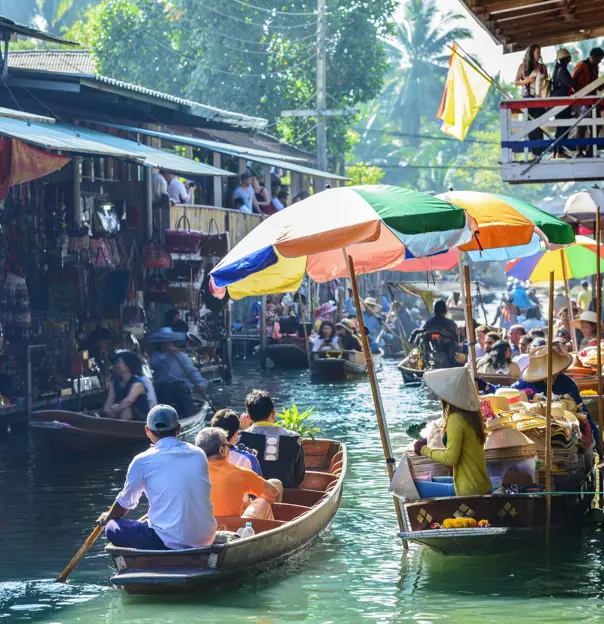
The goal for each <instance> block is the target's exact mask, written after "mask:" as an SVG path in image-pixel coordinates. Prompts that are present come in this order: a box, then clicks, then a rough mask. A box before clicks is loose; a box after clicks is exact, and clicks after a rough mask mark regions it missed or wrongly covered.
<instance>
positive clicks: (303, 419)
mask: <svg viewBox="0 0 604 624" xmlns="http://www.w3.org/2000/svg"><path fill="white" fill-rule="evenodd" d="M318 413H319V410H318V409H316V408H315V407H308V408H306V409H305V410H304V411H303V412H300V410H299V409H298V406H297V405H296V404H295V403H294V404H293V405H292V406H291V407H285V408H284V409H283V411H282V412H279V413H278V414H277V420H276V421H275V422H276V424H277V425H280V426H281V427H285V429H289V430H290V431H295V432H296V433H298V434H300V437H301V438H302V439H304V438H310V439H311V440H313V441H314V439H315V434H319V433H322V432H321V429H320V428H319V427H316V426H315V425H316V421H315V420H310V419H311V418H312V417H313V416H316V415H317V414H318Z"/></svg>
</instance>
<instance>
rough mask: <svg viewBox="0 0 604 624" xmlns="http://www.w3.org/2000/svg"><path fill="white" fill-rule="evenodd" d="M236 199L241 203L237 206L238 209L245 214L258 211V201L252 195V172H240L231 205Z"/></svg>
mask: <svg viewBox="0 0 604 624" xmlns="http://www.w3.org/2000/svg"><path fill="white" fill-rule="evenodd" d="M236 199H240V200H241V201H242V202H243V204H242V205H241V206H239V210H240V211H241V212H244V213H245V214H252V213H253V212H260V209H259V208H258V202H257V201H256V196H255V195H254V187H253V186H252V174H251V173H249V172H247V171H246V172H245V173H242V174H241V183H240V184H239V186H238V187H237V188H236V189H235V190H234V191H233V205H235V204H234V202H235V200H236Z"/></svg>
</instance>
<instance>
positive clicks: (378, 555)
mask: <svg viewBox="0 0 604 624" xmlns="http://www.w3.org/2000/svg"><path fill="white" fill-rule="evenodd" d="M380 382H381V383H380V385H381V388H382V392H383V397H384V405H385V408H386V412H387V414H388V420H389V425H390V430H391V435H392V441H393V445H394V448H395V451H396V454H397V456H400V449H401V448H402V446H403V445H404V444H406V442H407V438H406V436H405V434H404V430H405V428H406V427H407V426H408V425H409V424H412V423H414V422H420V421H421V420H423V419H424V417H425V414H426V413H435V408H436V406H435V405H434V403H432V402H430V400H429V399H428V398H427V396H426V395H425V394H424V391H422V390H421V389H413V388H405V387H404V386H403V385H402V382H401V380H400V376H399V373H398V372H397V371H396V368H395V367H394V363H389V364H388V363H387V364H386V366H385V369H384V370H383V371H382V372H381V373H380ZM253 387H265V388H268V389H270V390H271V391H272V392H273V395H274V397H275V399H276V401H277V402H278V403H279V404H288V405H289V404H290V403H291V402H293V401H296V402H297V403H298V405H299V406H301V407H306V406H308V405H315V406H316V407H317V408H319V410H320V412H321V416H320V421H321V426H322V428H323V430H324V432H325V434H326V436H328V437H332V438H337V439H340V440H343V441H345V442H346V443H347V444H348V449H349V457H350V463H349V470H348V474H347V479H346V484H345V489H344V497H343V500H342V506H341V508H340V510H339V512H338V515H337V516H336V519H335V521H334V523H333V524H332V525H331V527H330V528H329V529H328V530H327V531H326V532H325V533H324V535H323V537H322V538H321V539H320V540H318V541H317V542H316V543H315V545H314V546H313V547H312V548H311V549H310V550H308V551H307V552H306V553H304V554H302V555H301V556H298V557H295V558H293V559H292V560H290V561H289V562H288V563H287V564H286V565H284V566H281V567H279V568H276V569H274V570H272V571H269V572H266V573H264V574H262V575H260V576H258V577H256V578H254V579H251V580H248V581H245V582H243V583H241V584H239V585H231V586H227V587H224V588H222V589H219V590H210V591H208V592H206V593H205V594H203V595H196V596H191V597H186V598H182V597H180V598H165V597H164V598H160V597H153V598H148V597H147V598H133V597H128V596H126V595H125V594H122V593H120V592H119V591H118V590H115V589H113V588H112V587H111V586H110V583H109V577H110V575H111V573H112V568H111V566H110V564H109V560H108V558H107V557H106V556H105V555H104V554H103V552H102V548H103V540H99V541H98V543H97V545H96V546H95V547H94V549H93V550H92V551H91V553H90V554H89V556H88V557H87V559H86V560H85V561H84V562H83V563H82V564H81V565H80V567H79V568H78V569H77V570H76V571H75V573H74V574H73V576H72V580H71V581H70V583H69V584H68V585H66V586H62V585H57V584H55V583H53V582H52V580H51V579H52V578H53V577H54V576H56V574H57V573H58V572H60V570H62V568H63V567H64V565H65V564H66V563H67V561H68V560H69V559H70V557H71V556H72V555H73V553H74V552H75V550H76V549H77V548H78V547H79V545H80V544H81V543H82V541H83V540H84V539H85V537H86V536H87V535H88V533H89V532H90V530H91V529H92V527H93V523H94V519H95V518H96V516H97V515H98V513H99V512H100V511H102V510H103V509H105V508H107V507H108V506H109V504H110V503H111V501H112V500H113V498H114V497H115V495H116V493H117V492H118V491H119V489H120V488H121V485H122V482H123V478H124V473H125V468H126V466H127V464H128V461H129V459H130V456H131V453H129V452H127V453H125V454H124V453H123V452H119V453H117V452H116V453H113V454H110V455H109V456H107V455H105V456H103V457H84V458H79V459H77V460H76V459H73V458H71V457H57V456H56V455H52V454H48V453H47V452H46V451H45V449H40V448H37V447H34V446H33V445H32V444H30V443H29V442H28V441H27V440H26V439H25V438H12V439H11V440H9V442H8V443H0V623H1V622H40V623H46V624H50V623H54V624H58V623H61V624H71V623H76V622H77V623H83V624H87V623H92V622H101V623H113V622H119V623H120V624H143V623H145V624H146V623H155V622H165V623H172V622H174V623H177V622H178V623H189V622H191V623H192V622H196V623H197V622H229V623H230V622H235V623H237V622H249V623H256V622H258V623H261V624H276V623H280V622H321V623H328V622H369V623H371V622H376V623H377V622H380V623H381V622H385V623H394V622H415V623H417V624H425V623H435V624H436V623H440V622H447V623H449V622H460V623H465V622H480V623H483V622H497V623H499V622H501V623H503V622H505V623H508V622H509V623H513V624H521V623H524V622H527V623H528V622H531V623H533V624H534V623H541V622H604V601H603V600H602V595H603V593H604V592H603V577H604V568H603V565H602V562H603V548H602V546H603V543H602V539H603V536H602V533H601V531H600V529H599V528H594V527H592V528H588V529H584V530H582V531H578V532H575V533H573V532H569V533H568V534H567V535H566V536H565V537H564V540H561V541H560V542H559V543H557V544H556V550H555V553H554V554H551V555H550V556H549V557H548V556H547V555H546V553H544V552H543V550H542V549H541V547H538V546H537V545H536V546H535V548H534V550H529V551H526V552H523V553H514V554H509V555H505V556H497V557H487V558H480V559H478V558H448V559H444V558H441V557H439V556H437V555H435V554H433V553H431V552H428V551H426V550H425V549H420V548H416V547H413V546H412V547H411V550H410V551H409V552H408V553H405V552H404V551H403V547H402V544H401V542H400V540H399V539H398V538H397V537H396V531H397V527H396V520H395V517H394V512H393V507H392V502H391V499H390V498H389V496H388V495H387V494H386V488H387V479H386V477H385V473H384V470H383V461H382V455H381V447H380V442H379V436H378V432H377V426H376V423H375V421H374V419H373V417H372V416H371V396H370V392H369V387H368V384H367V383H366V382H360V383H350V384H343V385H315V384H311V383H310V382H309V379H308V373H307V372H293V373H287V374H277V373H275V372H273V371H267V372H266V373H265V374H262V373H261V372H260V371H258V370H257V369H256V366H255V364H254V365H252V364H245V365H241V366H239V367H238V369H237V371H236V381H235V383H234V384H233V385H232V386H231V387H230V388H225V389H224V390H223V391H222V396H221V394H220V393H218V394H217V396H218V397H221V398H219V399H217V402H220V401H221V400H222V401H224V402H225V403H226V402H227V401H228V402H230V404H231V405H233V406H234V407H235V408H237V409H240V408H241V407H242V398H243V396H244V395H245V392H247V391H248V390H249V389H251V388H253Z"/></svg>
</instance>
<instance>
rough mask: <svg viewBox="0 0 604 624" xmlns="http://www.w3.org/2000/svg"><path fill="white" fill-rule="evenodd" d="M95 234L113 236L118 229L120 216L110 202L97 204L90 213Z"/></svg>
mask: <svg viewBox="0 0 604 624" xmlns="http://www.w3.org/2000/svg"><path fill="white" fill-rule="evenodd" d="M92 229H93V232H94V235H95V236H115V235H116V234H117V233H118V232H119V231H120V218H119V217H118V214H117V212H116V211H115V209H114V207H113V205H112V204H103V205H101V206H99V207H98V208H97V209H96V210H95V211H94V213H93V215H92Z"/></svg>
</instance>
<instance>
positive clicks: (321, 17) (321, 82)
mask: <svg viewBox="0 0 604 624" xmlns="http://www.w3.org/2000/svg"><path fill="white" fill-rule="evenodd" d="M325 21H326V20H325V0H317V81H316V90H317V105H316V109H317V114H318V117H317V168H318V169H321V170H322V171H327V118H326V117H325V115H324V114H323V111H325V109H326V108H327V54H326V50H325V38H326V31H327V24H326V23H325ZM316 184H317V187H318V188H317V191H322V190H324V189H325V180H324V179H323V178H319V179H317V180H316Z"/></svg>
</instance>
